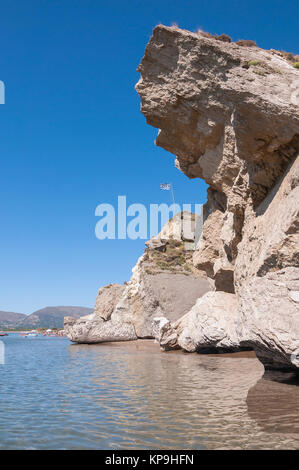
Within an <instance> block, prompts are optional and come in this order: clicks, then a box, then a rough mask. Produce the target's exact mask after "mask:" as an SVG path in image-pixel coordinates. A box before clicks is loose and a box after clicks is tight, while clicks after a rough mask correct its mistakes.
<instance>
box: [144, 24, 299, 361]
mask: <svg viewBox="0 0 299 470" xmlns="http://www.w3.org/2000/svg"><path fill="white" fill-rule="evenodd" d="M138 70H139V72H140V74H141V78H140V80H139V82H138V84H137V86H136V89H137V91H138V93H139V95H140V98H141V103H142V104H141V110H142V112H143V114H144V115H145V117H146V120H147V122H148V123H149V124H151V125H152V126H154V127H157V128H158V129H159V133H158V137H157V139H156V144H157V145H159V146H161V147H163V148H164V149H165V150H168V151H170V152H171V153H173V154H174V155H175V156H176V165H177V167H178V169H180V170H181V171H182V172H184V173H185V174H186V175H187V176H188V177H189V178H196V177H199V178H203V179H204V180H205V181H206V182H207V183H208V184H209V185H210V188H209V190H208V201H207V203H206V205H205V207H204V226H203V233H202V236H201V238H200V240H199V243H198V245H197V250H196V251H195V253H194V257H193V263H194V267H195V268H196V269H198V270H199V271H205V273H206V275H207V276H208V277H209V278H210V279H212V280H213V282H214V286H215V291H216V292H215V293H214V294H208V295H206V297H207V298H209V301H208V304H209V305H210V307H211V308H210V307H207V306H206V305H205V304H204V298H203V299H201V301H200V302H199V304H200V305H199V306H198V304H197V305H196V306H194V309H192V311H191V312H190V313H189V314H187V317H185V320H184V322H186V318H187V319H188V321H187V323H186V324H185V323H184V324H185V327H184V328H185V331H186V337H188V338H191V339H188V341H187V343H188V344H191V345H193V346H192V347H191V346H190V347H191V348H193V347H195V348H197V347H198V346H196V345H198V344H202V337H204V338H205V337H206V336H205V331H204V330H202V325H203V324H204V323H206V325H208V322H207V318H208V316H209V315H211V318H214V320H213V321H215V324H216V323H217V324H218V325H220V324H221V322H222V324H221V327H219V332H217V327H216V334H215V333H213V334H211V339H213V338H214V339H215V341H212V343H215V344H217V343H218V339H220V344H221V334H222V333H221V331H222V326H223V327H224V329H226V330H227V331H226V337H227V340H228V342H229V341H230V338H231V334H232V330H231V328H230V325H231V321H232V318H231V316H230V315H227V312H226V309H225V307H224V308H223V318H224V319H222V317H221V315H220V309H217V307H216V304H217V300H216V299H217V297H218V296H219V294H217V292H220V293H221V295H223V294H222V293H226V294H229V295H230V296H233V295H234V293H235V295H236V299H237V302H238V306H237V315H236V322H235V325H236V334H237V342H238V343H239V345H240V346H245V347H248V346H250V347H253V348H254V349H255V350H256V352H257V355H258V357H259V358H260V359H261V361H262V362H263V363H264V365H265V367H267V368H279V369H287V370H290V369H291V370H298V365H299V362H298V360H294V357H297V356H296V354H298V348H299V319H298V315H299V306H298V305H299V304H298V295H299V294H298V291H299V286H298V282H299V264H298V246H299V240H298V200H299V194H298V191H299V190H298V179H299V178H298V154H299V111H298V106H297V104H296V102H294V89H295V87H296V84H297V88H298V81H299V73H298V70H296V69H295V68H294V67H293V65H292V64H290V63H289V62H288V61H287V60H285V59H284V58H283V57H281V56H279V55H278V54H276V53H275V51H265V50H261V49H259V48H258V47H244V46H243V47H242V46H240V45H237V44H234V43H228V42H221V41H218V40H216V39H214V38H212V37H206V36H203V35H201V34H196V33H191V32H188V31H184V30H180V29H178V28H176V27H171V28H168V27H164V26H161V25H160V26H157V27H156V28H155V29H154V32H153V35H152V38H151V39H150V41H149V43H148V45H147V47H146V51H145V55H144V58H143V59H142V62H141V64H140V66H139V69H138ZM213 296H215V308H214V307H212V305H213V300H212V297H213ZM201 302H202V303H201ZM202 312H203V313H202ZM215 312H216V313H215ZM201 315H203V316H204V320H202V318H201ZM213 315H215V316H214V317H213ZM157 316H159V315H157ZM220 317H221V318H220ZM226 317H227V320H226V319H225V318H226ZM169 320H170V323H171V324H170V325H167V328H166V329H167V331H168V333H169V334H170V331H172V330H171V328H173V327H174V325H173V322H172V321H171V319H169ZM197 321H198V322H199V323H198V324H197ZM202 321H203V323H201V322H202ZM226 321H228V324H227V327H225V325H224V323H225V322H226ZM182 322H183V320H182ZM223 322H224V323H223ZM165 327H166V326H165V325H164V328H165ZM176 328H177V325H176V327H175V328H174V330H176ZM188 328H189V329H188ZM207 328H208V326H207ZM218 333H219V334H218ZM171 334H172V335H173V334H174V332H173V331H172V333H171ZM181 334H182V333H181ZM233 338H234V339H233V342H234V341H235V339H236V338H235V336H234V333H233ZM209 341H210V338H209V339H208V340H207V342H208V343H209ZM172 342H173V338H172ZM182 344H183V343H182ZM184 344H185V343H184ZM188 347H189V346H188Z"/></svg>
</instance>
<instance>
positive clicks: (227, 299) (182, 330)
mask: <svg viewBox="0 0 299 470" xmlns="http://www.w3.org/2000/svg"><path fill="white" fill-rule="evenodd" d="M237 315H238V302H237V299H236V296H235V295H234V294H228V293H227V292H207V293H206V294H205V295H203V296H202V297H201V298H200V299H198V300H197V302H196V303H195V305H194V306H193V307H192V308H191V310H190V311H189V312H188V313H187V314H186V315H184V316H183V317H182V318H180V319H179V320H178V321H176V322H174V323H173V324H171V323H170V322H168V323H167V322H166V321H165V320H164V321H160V322H159V321H158V320H159V319H155V326H156V328H157V330H156V339H157V340H158V341H159V342H160V345H161V347H162V348H163V349H165V350H169V349H177V348H182V349H184V350H185V351H188V352H195V351H197V352H215V351H221V352H223V351H236V350H238V349H239V340H238V337H237V333H236V321H237Z"/></svg>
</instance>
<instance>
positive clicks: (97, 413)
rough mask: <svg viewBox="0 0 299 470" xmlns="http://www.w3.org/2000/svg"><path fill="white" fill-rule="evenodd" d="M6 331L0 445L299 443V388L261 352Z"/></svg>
mask: <svg viewBox="0 0 299 470" xmlns="http://www.w3.org/2000/svg"><path fill="white" fill-rule="evenodd" d="M1 339H2V340H4V342H5V346H6V363H5V365H0V374H1V383H0V399H1V401H0V449H225V448H235V449H269V448H270V449H295V448H299V387H298V386H296V385H294V384H292V383H290V384H285V383H278V382H272V381H269V380H265V379H264V378H262V375H263V367H262V366H261V365H260V363H259V362H258V361H257V360H256V359H254V358H244V357H229V356H216V357H215V356H207V355H201V356H200V355H194V354H191V355H189V354H183V353H161V352H160V351H159V347H158V346H157V345H153V344H152V342H151V341H146V342H144V341H143V342H133V343H119V344H117V345H112V344H110V345H109V344H108V345H94V346H87V345H72V344H71V343H70V342H69V341H68V340H67V339H61V338H43V337H41V338H32V339H24V338H22V337H20V336H16V335H10V336H9V337H5V338H1Z"/></svg>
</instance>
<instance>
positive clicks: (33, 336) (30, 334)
mask: <svg viewBox="0 0 299 470" xmlns="http://www.w3.org/2000/svg"><path fill="white" fill-rule="evenodd" d="M35 336H38V334H37V333H28V335H25V338H35Z"/></svg>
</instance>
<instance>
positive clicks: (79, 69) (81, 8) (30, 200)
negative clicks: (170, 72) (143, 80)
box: [0, 0, 299, 313]
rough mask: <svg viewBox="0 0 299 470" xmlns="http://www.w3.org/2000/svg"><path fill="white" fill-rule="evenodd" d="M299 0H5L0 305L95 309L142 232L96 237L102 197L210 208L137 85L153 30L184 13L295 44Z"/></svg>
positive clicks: (1, 18)
mask: <svg viewBox="0 0 299 470" xmlns="http://www.w3.org/2000/svg"><path fill="white" fill-rule="evenodd" d="M298 5H299V3H298V1H295V0H286V1H277V0H271V1H269V0H263V1H260V0H251V1H244V0H243V1H242V0H238V1H237V0H236V1H233V0H231V1H223V0H193V1H190V0H150V1H146V0H126V1H125V0H123V1H120V0H26V1H20V0H10V1H5V2H1V5H0V32H1V33H0V34H1V55H0V57H1V59H0V60H1V67H0V80H2V81H4V82H5V84H6V104H5V105H0V121H1V126H0V133H1V136H0V155H1V172H0V179H1V184H0V192H1V199H0V201H1V231H0V237H1V247H0V256H1V262H0V310H12V311H19V312H24V313H30V312H32V311H33V310H35V309H38V308H41V307H44V306H46V305H82V306H92V305H93V303H94V300H95V297H96V294H97V290H98V288H99V287H100V286H101V285H104V284H107V283H109V282H123V281H125V280H128V279H129V277H130V272H131V267H132V266H134V264H135V262H136V260H137V257H138V256H139V255H140V254H141V253H142V251H143V246H144V241H143V240H137V241H132V240H121V241H118V240H106V241H99V240H97V239H96V237H95V235H94V227H95V224H96V221H97V219H96V217H95V215H94V210H95V208H96V206H97V205H98V204H100V203H101V202H110V203H115V202H116V199H117V195H127V199H128V203H132V202H142V203H145V204H149V203H150V202H156V203H160V202H168V200H169V193H168V192H166V191H165V192H161V191H160V190H159V183H160V182H165V181H172V182H173V184H174V187H175V195H176V199H177V201H178V202H180V203H183V202H190V203H192V202H193V203H195V202H198V203H202V202H204V201H205V194H206V186H205V184H204V183H203V182H201V181H200V180H192V181H191V180H188V179H187V178H186V177H185V176H184V175H182V174H181V173H180V172H179V171H178V170H176V169H175V167H174V164H173V161H174V158H173V156H172V155H171V154H169V153H167V152H165V151H163V150H162V149H160V148H157V147H155V146H154V143H153V141H154V138H155V135H156V130H155V129H153V128H151V127H149V126H148V125H146V124H145V119H144V117H143V116H142V115H141V113H140V110H139V109H140V103H139V98H138V96H137V94H136V92H135V90H134V85H135V83H136V82H137V80H138V73H137V72H136V67H137V65H138V63H139V61H140V59H141V58H142V56H143V52H144V48H145V45H146V43H147V41H148V39H149V37H150V35H151V31H152V28H153V27H154V26H155V25H156V24H158V23H164V24H166V25H170V24H171V23H172V22H177V23H178V24H179V26H181V27H182V28H185V29H189V30H195V29H196V28H198V27H202V28H203V29H205V30H206V31H210V32H212V33H219V34H220V33H227V34H229V35H230V36H231V37H232V39H233V40H237V39H243V38H245V39H255V40H256V41H257V43H258V44H259V45H260V46H261V47H263V48H268V49H269V48H275V49H283V50H286V51H292V52H297V53H298V49H299V48H298V17H299V7H298Z"/></svg>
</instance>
